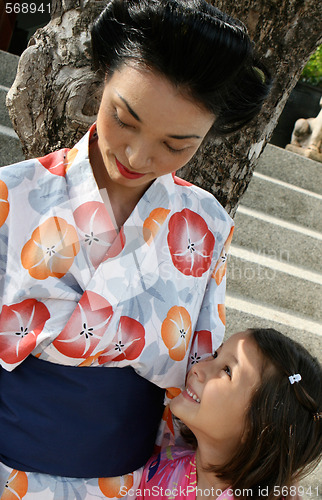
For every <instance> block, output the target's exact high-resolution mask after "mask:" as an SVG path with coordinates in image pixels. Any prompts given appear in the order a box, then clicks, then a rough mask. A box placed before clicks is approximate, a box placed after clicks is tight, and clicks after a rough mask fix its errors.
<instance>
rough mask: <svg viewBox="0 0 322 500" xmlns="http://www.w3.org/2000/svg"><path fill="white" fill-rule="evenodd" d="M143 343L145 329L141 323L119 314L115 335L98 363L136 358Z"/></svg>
mask: <svg viewBox="0 0 322 500" xmlns="http://www.w3.org/2000/svg"><path fill="white" fill-rule="evenodd" d="M144 345H145V330H144V328H143V326H142V325H141V323H139V322H138V321H136V320H135V319H133V318H129V317H128V316H121V319H120V322H119V325H118V328H117V332H116V335H115V337H114V339H113V341H112V342H111V344H110V345H109V346H108V348H107V349H105V350H104V352H103V354H102V356H100V358H99V360H98V362H99V364H100V365H102V364H103V363H106V362H108V361H122V360H123V359H131V360H133V359H136V358H138V357H139V356H140V354H141V352H142V350H143V347H144Z"/></svg>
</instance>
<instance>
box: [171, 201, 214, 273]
mask: <svg viewBox="0 0 322 500" xmlns="http://www.w3.org/2000/svg"><path fill="white" fill-rule="evenodd" d="M168 245H169V250H170V254H171V258H172V262H173V265H174V266H175V267H176V268H177V269H178V270H179V271H180V272H181V273H182V274H185V275H186V276H195V277H197V278H200V277H201V276H202V275H203V274H204V273H205V272H206V271H208V269H209V267H210V265H211V259H212V254H213V250H214V245H215V238H214V235H213V234H212V232H211V231H210V230H209V228H208V226H207V224H206V222H205V220H204V219H203V218H202V217H201V216H200V215H199V214H197V213H196V212H193V211H192V210H189V209H188V208H185V209H183V210H182V211H181V212H176V213H175V214H173V215H172V217H171V219H170V221H169V234H168Z"/></svg>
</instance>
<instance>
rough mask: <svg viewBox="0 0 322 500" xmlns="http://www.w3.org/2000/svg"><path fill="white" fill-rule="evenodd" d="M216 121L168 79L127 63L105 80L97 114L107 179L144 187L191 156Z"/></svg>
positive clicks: (122, 184) (143, 188) (132, 186)
mask: <svg viewBox="0 0 322 500" xmlns="http://www.w3.org/2000/svg"><path fill="white" fill-rule="evenodd" d="M213 121H214V116H213V115H212V114H211V113H209V112H208V111H206V110H204V109H202V108H201V107H199V106H198V105H197V104H195V103H194V102H193V101H191V100H189V99H188V98H186V97H184V96H183V95H181V94H180V92H179V90H178V89H176V88H175V87H174V86H173V85H172V84H171V83H170V82H169V81H168V80H167V79H165V78H163V77H161V76H160V75H158V74H157V73H155V72H153V71H151V70H149V69H144V68H139V67H135V66H134V65H131V64H129V65H123V66H122V67H121V68H120V69H119V70H117V71H115V72H114V73H113V75H112V76H111V77H110V78H109V79H108V80H107V81H106V83H105V88H104V91H103V96H102V101H101V105H100V108H99V112H98V117H97V133H98V146H99V152H100V155H101V158H102V160H103V162H101V163H103V165H104V166H105V169H106V172H107V179H108V182H109V183H112V185H113V184H114V185H115V184H117V185H119V186H124V187H127V188H128V187H131V188H134V189H137V190H141V191H142V190H143V191H144V190H145V189H146V188H147V187H148V186H149V185H150V184H151V182H152V181H153V180H154V179H156V178H157V177H159V176H161V175H164V174H168V173H170V172H174V171H176V170H178V169H179V168H181V167H182V166H184V165H185V164H186V163H187V162H188V161H189V160H190V159H191V157H192V156H193V155H194V153H195V152H196V151H197V149H198V147H199V146H200V144H201V142H202V140H203V139H204V137H205V135H206V134H207V132H208V130H209V129H210V127H211V126H212V124H213Z"/></svg>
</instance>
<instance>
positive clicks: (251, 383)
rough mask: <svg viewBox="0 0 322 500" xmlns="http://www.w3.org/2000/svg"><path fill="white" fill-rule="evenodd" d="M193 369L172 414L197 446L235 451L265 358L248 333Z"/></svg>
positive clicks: (174, 401)
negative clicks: (196, 442) (186, 428)
mask: <svg viewBox="0 0 322 500" xmlns="http://www.w3.org/2000/svg"><path fill="white" fill-rule="evenodd" d="M216 354H217V357H209V358H207V359H206V360H204V361H201V362H199V363H197V364H195V365H193V366H192V368H191V370H190V371H189V373H188V375H187V380H186V389H185V390H184V391H183V392H182V393H181V394H180V395H179V396H177V397H176V398H174V399H173V400H172V401H171V403H170V408H171V410H172V412H173V413H174V414H175V415H176V416H177V417H179V418H180V419H181V420H182V421H183V422H184V423H185V424H186V425H187V426H188V427H189V428H190V429H191V430H192V432H193V433H194V434H195V436H196V438H197V440H198V443H199V444H200V442H202V441H203V442H207V443H208V444H209V445H210V446H219V445H220V443H221V444H224V445H225V446H226V448H227V450H234V449H236V446H238V444H240V441H241V439H242V436H243V432H244V425H245V414H246V411H247V410H248V408H249V404H250V401H251V397H252V394H253V392H254V390H255V389H256V387H258V385H259V383H260V380H261V367H262V363H263V361H262V359H263V358H262V355H261V353H260V351H259V349H258V347H257V345H256V343H255V341H254V340H253V338H252V337H251V336H250V334H249V333H247V332H241V333H237V334H235V335H232V336H231V337H230V338H229V339H228V340H227V341H226V342H225V343H224V344H223V345H222V346H221V347H220V348H219V349H218V351H217V353H216Z"/></svg>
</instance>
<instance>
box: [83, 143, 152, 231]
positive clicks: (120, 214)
mask: <svg viewBox="0 0 322 500" xmlns="http://www.w3.org/2000/svg"><path fill="white" fill-rule="evenodd" d="M89 156H90V163H91V166H92V170H93V174H94V177H95V180H96V183H97V186H98V188H99V190H100V192H101V195H102V199H103V200H104V203H105V205H106V204H107V203H106V199H108V204H109V211H110V210H111V209H112V212H113V216H114V220H115V224H116V226H117V227H118V229H120V228H121V227H122V226H123V224H124V222H125V221H126V220H127V219H128V217H129V216H130V215H131V213H132V212H133V210H134V208H135V207H136V205H137V204H138V202H139V200H140V198H141V197H142V196H143V194H144V192H145V191H146V187H138V189H134V188H132V187H127V186H122V185H120V184H116V183H111V180H110V178H109V176H108V173H107V171H106V168H105V165H104V162H103V159H102V156H101V154H100V151H99V147H98V142H97V141H95V142H93V143H92V144H91V146H90V151H89Z"/></svg>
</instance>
